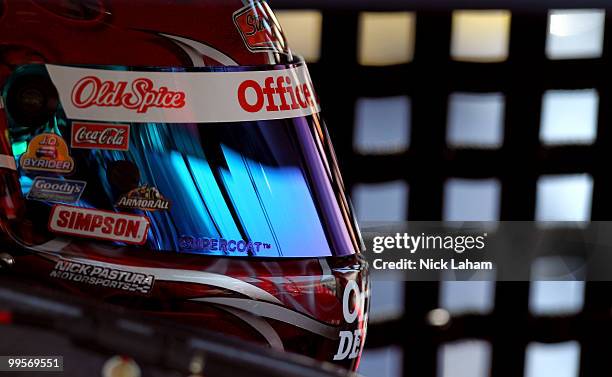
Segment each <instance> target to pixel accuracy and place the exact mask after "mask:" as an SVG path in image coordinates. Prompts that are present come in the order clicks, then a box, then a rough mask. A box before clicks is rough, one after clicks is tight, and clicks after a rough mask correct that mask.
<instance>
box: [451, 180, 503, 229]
mask: <svg viewBox="0 0 612 377" xmlns="http://www.w3.org/2000/svg"><path fill="white" fill-rule="evenodd" d="M500 195H501V186H500V184H499V181H498V180H497V179H482V180H480V179H459V178H452V179H449V180H448V181H447V182H446V185H445V189H444V220H445V221H496V220H499V206H500Z"/></svg>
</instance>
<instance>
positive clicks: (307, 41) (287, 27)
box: [275, 10, 323, 62]
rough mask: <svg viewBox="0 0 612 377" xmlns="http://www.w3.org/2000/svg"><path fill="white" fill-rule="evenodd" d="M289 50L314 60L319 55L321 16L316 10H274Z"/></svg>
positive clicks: (310, 60)
mask: <svg viewBox="0 0 612 377" xmlns="http://www.w3.org/2000/svg"><path fill="white" fill-rule="evenodd" d="M275 13H276V17H277V18H278V21H279V22H280V24H281V26H282V28H283V32H284V33H285V36H286V37H287V40H288V42H289V47H290V48H291V51H293V52H294V53H297V54H299V55H301V56H303V57H304V59H306V61H307V62H316V61H318V60H319V58H320V57H321V28H322V23H323V17H322V16H321V12H319V11H316V10H282V11H276V12H275Z"/></svg>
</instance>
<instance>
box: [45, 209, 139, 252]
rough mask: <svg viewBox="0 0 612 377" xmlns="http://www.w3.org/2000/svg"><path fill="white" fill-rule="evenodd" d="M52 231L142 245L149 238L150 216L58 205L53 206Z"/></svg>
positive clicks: (50, 225)
mask: <svg viewBox="0 0 612 377" xmlns="http://www.w3.org/2000/svg"><path fill="white" fill-rule="evenodd" d="M49 230H50V231H52V232H55V233H59V234H64V235H69V236H77V237H86V238H94V239H98V240H104V241H116V242H124V243H127V244H133V245H142V244H144V243H145V242H146V240H147V232H148V231H149V219H147V218H146V217H144V216H137V215H131V214H125V213H115V212H110V211H102V210H98V209H90V208H80V207H72V206H65V205H56V206H54V207H53V208H52V209H51V217H50V218H49Z"/></svg>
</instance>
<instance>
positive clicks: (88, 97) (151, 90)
mask: <svg viewBox="0 0 612 377" xmlns="http://www.w3.org/2000/svg"><path fill="white" fill-rule="evenodd" d="M71 98H72V104H73V105H74V106H76V107H77V108H79V109H86V108H88V107H91V106H98V107H123V108H126V109H129V110H135V111H136V112H137V113H146V112H147V111H148V110H149V108H151V107H158V108H166V109H173V108H181V107H184V106H185V93H184V92H181V91H172V90H170V89H168V88H167V87H165V86H161V87H159V89H155V85H154V83H153V80H151V79H149V78H146V77H138V78H135V79H133V80H131V81H121V80H119V81H114V80H102V79H100V78H99V77H97V76H87V77H83V78H82V79H80V80H79V81H78V82H77V83H76V84H75V85H74V88H73V89H72V96H71Z"/></svg>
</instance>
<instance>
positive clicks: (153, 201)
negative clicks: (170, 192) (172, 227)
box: [116, 186, 170, 211]
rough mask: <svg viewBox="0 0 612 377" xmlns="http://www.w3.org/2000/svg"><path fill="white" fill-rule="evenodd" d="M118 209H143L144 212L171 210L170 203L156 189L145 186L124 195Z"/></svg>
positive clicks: (118, 203)
mask: <svg viewBox="0 0 612 377" xmlns="http://www.w3.org/2000/svg"><path fill="white" fill-rule="evenodd" d="M116 207H120V208H130V209H141V210H143V211H158V210H163V211H167V210H169V209H170V201H168V200H167V199H166V198H164V196H163V195H162V194H161V193H160V192H159V190H157V189H156V188H155V187H149V186H143V187H138V188H135V189H134V190H132V191H130V192H128V193H127V194H125V195H123V196H122V197H121V198H120V199H119V201H118V202H117V204H116Z"/></svg>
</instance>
